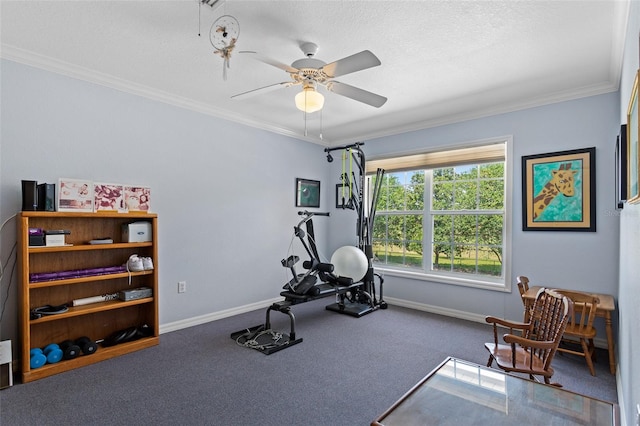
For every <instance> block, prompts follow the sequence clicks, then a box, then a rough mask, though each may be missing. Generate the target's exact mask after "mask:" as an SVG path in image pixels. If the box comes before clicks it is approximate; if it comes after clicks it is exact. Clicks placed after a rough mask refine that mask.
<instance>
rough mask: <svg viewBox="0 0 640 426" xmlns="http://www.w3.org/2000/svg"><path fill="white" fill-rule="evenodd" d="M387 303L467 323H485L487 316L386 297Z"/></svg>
mask: <svg viewBox="0 0 640 426" xmlns="http://www.w3.org/2000/svg"><path fill="white" fill-rule="evenodd" d="M384 300H385V302H387V303H388V304H390V305H395V306H402V307H403V308H410V309H415V310H417V311H423V312H430V313H432V314H438V315H445V316H448V317H453V318H459V319H463V320H467V321H473V322H480V323H484V324H486V323H485V321H484V317H485V316H486V315H478V314H473V313H470V312H465V311H458V310H456V309H448V308H443V307H441V306H434V305H427V304H425V303H417V302H412V301H410V300H403V299H396V298H395V297H385V298H384Z"/></svg>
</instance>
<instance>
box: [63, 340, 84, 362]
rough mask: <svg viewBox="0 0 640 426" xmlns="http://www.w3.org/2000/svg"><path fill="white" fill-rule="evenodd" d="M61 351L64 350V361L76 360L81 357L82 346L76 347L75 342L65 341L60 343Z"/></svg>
mask: <svg viewBox="0 0 640 426" xmlns="http://www.w3.org/2000/svg"><path fill="white" fill-rule="evenodd" d="M60 349H61V350H62V354H63V355H62V359H66V360H69V359H74V358H76V357H77V356H78V355H80V346H78V345H76V343H75V342H74V341H73V340H65V341H64V342H62V343H60Z"/></svg>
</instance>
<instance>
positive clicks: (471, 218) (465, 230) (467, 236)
mask: <svg viewBox="0 0 640 426" xmlns="http://www.w3.org/2000/svg"><path fill="white" fill-rule="evenodd" d="M453 238H454V241H455V242H456V243H471V244H475V242H476V216H475V215H456V216H455V217H454V218H453Z"/></svg>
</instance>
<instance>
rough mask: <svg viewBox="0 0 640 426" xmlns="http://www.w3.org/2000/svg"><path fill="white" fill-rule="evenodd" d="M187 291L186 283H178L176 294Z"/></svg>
mask: <svg viewBox="0 0 640 426" xmlns="http://www.w3.org/2000/svg"><path fill="white" fill-rule="evenodd" d="M186 291H187V282H186V281H178V293H185V292H186Z"/></svg>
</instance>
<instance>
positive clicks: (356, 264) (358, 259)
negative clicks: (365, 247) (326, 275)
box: [331, 246, 369, 282]
mask: <svg viewBox="0 0 640 426" xmlns="http://www.w3.org/2000/svg"><path fill="white" fill-rule="evenodd" d="M331 263H332V264H333V273H334V274H335V275H337V276H339V277H348V278H351V279H352V280H353V281H354V282H358V281H360V280H361V279H362V278H363V277H364V275H365V274H366V273H367V269H369V260H368V259H367V256H366V255H365V254H364V252H363V251H362V250H360V249H359V248H358V247H353V246H342V247H340V248H339V249H338V250H336V251H334V252H333V255H332V256H331Z"/></svg>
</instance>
